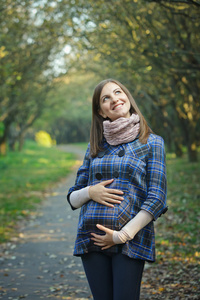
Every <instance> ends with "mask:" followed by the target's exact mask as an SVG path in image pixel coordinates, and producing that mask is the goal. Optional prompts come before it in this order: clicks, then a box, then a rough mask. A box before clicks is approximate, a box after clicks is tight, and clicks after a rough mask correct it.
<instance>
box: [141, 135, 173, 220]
mask: <svg viewBox="0 0 200 300" xmlns="http://www.w3.org/2000/svg"><path fill="white" fill-rule="evenodd" d="M149 146H150V152H149V156H148V160H147V198H146V200H145V202H144V203H143V205H142V207H141V209H144V210H146V211H147V212H149V213H151V214H152V215H153V217H154V220H156V219H157V218H158V217H159V216H160V215H161V214H162V213H163V211H164V210H165V208H166V196H167V181H166V165H165V149H164V141H163V139H162V138H161V137H160V136H155V138H153V139H152V140H151V141H150V143H149Z"/></svg>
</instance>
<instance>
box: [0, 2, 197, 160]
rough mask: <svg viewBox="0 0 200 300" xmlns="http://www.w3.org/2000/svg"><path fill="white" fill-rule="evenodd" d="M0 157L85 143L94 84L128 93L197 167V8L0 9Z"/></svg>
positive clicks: (24, 5) (16, 5)
mask: <svg viewBox="0 0 200 300" xmlns="http://www.w3.org/2000/svg"><path fill="white" fill-rule="evenodd" d="M0 13H1V16H0V27H1V30H0V42H1V43H0V60H1V64H0V73H1V77H0V86H1V94H0V153H1V154H2V155H5V154H6V147H7V146H9V148H10V149H11V150H15V149H16V144H17V145H18V148H19V150H20V149H21V148H22V146H23V140H24V138H25V137H31V138H32V137H33V136H34V134H35V132H36V131H38V130H45V131H47V132H48V133H49V134H50V135H51V136H52V138H53V139H55V140H56V142H57V143H71V142H83V141H84V142H87V141H88V140H89V130H90V123H91V97H92V92H93V89H94V87H95V85H96V84H97V83H98V82H99V81H100V80H102V79H105V78H108V77H112V78H115V79H118V80H119V81H121V82H122V83H123V84H124V85H125V86H127V87H128V89H129V90H130V91H131V93H132V94H133V96H134V98H135V99H136V102H137V103H138V106H139V107H140V109H141V111H142V112H143V114H144V115H145V117H146V118H147V120H148V122H149V124H150V125H151V127H152V129H153V131H154V132H155V133H157V134H160V135H161V136H163V137H164V139H165V142H166V145H167V148H168V150H169V151H174V152H175V153H176V155H178V156H181V155H182V151H183V146H185V148H186V149H187V152H188V158H189V160H190V161H197V159H198V157H197V149H198V147H199V146H200V130H199V128H200V99H199V90H200V1H192V0H182V1H178V0H167V1H150V0H149V1H144V0H140V1H139V0H110V1H103V0H97V1H92V0H54V1H51V0H40V1H39V0H38V1H37V0H34V1H33V0H21V1H19V0H16V1H12V0H2V1H1V3H0Z"/></svg>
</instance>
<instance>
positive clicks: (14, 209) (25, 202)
mask: <svg viewBox="0 0 200 300" xmlns="http://www.w3.org/2000/svg"><path fill="white" fill-rule="evenodd" d="M74 163H75V156H74V155H73V154H69V153H66V152H62V151H60V150H58V149H56V147H53V148H45V147H41V146H39V145H37V144H36V143H35V142H32V141H27V142H26V143H25V147H24V149H23V151H22V152H9V153H8V154H7V156H5V157H0V186H1V188H0V237H1V238H0V242H2V241H6V240H8V239H9V238H10V237H11V236H12V235H13V234H15V229H16V228H15V227H16V221H17V220H19V219H21V218H22V217H26V216H27V215H29V214H31V213H32V211H33V210H34V208H35V207H36V205H37V204H38V203H40V202H41V200H42V198H43V194H42V192H44V191H49V190H50V188H52V183H55V182H57V181H59V180H60V179H61V178H63V177H65V176H66V175H67V174H68V173H69V171H70V170H71V168H72V167H73V165H74Z"/></svg>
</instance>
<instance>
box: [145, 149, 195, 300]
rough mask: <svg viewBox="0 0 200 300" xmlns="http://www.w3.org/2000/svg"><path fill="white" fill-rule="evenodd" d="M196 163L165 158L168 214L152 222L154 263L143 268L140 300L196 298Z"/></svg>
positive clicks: (169, 156)
mask: <svg viewBox="0 0 200 300" xmlns="http://www.w3.org/2000/svg"><path fill="white" fill-rule="evenodd" d="M199 175H200V163H199V162H198V163H189V162H188V160H187V158H186V157H183V158H173V156H172V155H168V156H167V178H168V206H169V210H168V212H167V213H166V214H165V215H164V216H162V217H161V218H159V219H158V220H157V221H156V223H155V226H156V249H157V251H156V252H157V261H156V263H155V264H151V265H148V266H147V270H146V272H144V276H143V283H142V295H141V296H142V299H145V300H146V299H159V300H160V299H165V300H166V299H173V300H174V299H200V289H199V272H200V265H199V258H200V251H199V245H200V240H199V238H200V236H199V219H200V210H199V199H200V181H199V178H200V176H199Z"/></svg>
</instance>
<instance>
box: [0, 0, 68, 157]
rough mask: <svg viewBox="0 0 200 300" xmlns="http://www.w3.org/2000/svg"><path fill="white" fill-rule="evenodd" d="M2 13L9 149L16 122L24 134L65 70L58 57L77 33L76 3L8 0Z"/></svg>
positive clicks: (1, 114)
mask: <svg viewBox="0 0 200 300" xmlns="http://www.w3.org/2000/svg"><path fill="white" fill-rule="evenodd" d="M0 12H1V19H0V25H1V34H0V39H1V45H2V46H1V47H0V59H1V66H0V73H1V79H0V87H1V91H2V93H1V97H0V106H1V110H0V122H2V123H3V131H2V133H1V136H0V153H4V154H5V143H6V140H7V138H8V134H9V129H10V126H11V124H16V125H17V126H18V127H19V128H20V134H19V137H20V136H21V137H22V135H23V133H24V131H25V130H26V129H27V128H28V127H29V126H31V125H32V124H33V123H34V121H35V120H36V119H37V118H38V117H39V116H40V115H41V113H42V111H43V110H44V109H45V107H46V106H47V105H48V104H47V101H46V99H47V95H48V92H49V89H50V88H52V87H53V85H52V80H53V78H54V77H55V76H57V74H56V73H58V72H59V69H58V68H55V67H54V66H53V61H54V60H55V58H56V57H57V55H58V53H60V55H61V54H62V51H63V47H64V46H65V45H66V44H67V42H69V41H70V38H71V35H72V28H70V27H69V25H68V23H70V18H71V2H69V1H64V0H63V1H62V2H60V1H56V2H55V1H50V0H47V1H43V2H41V1H39V0H37V1H32V0H27V1H22V2H21V1H10V0H2V1H1V6H0Z"/></svg>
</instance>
